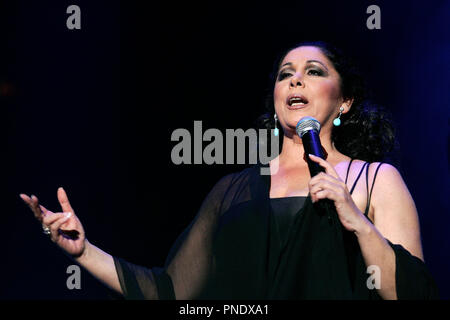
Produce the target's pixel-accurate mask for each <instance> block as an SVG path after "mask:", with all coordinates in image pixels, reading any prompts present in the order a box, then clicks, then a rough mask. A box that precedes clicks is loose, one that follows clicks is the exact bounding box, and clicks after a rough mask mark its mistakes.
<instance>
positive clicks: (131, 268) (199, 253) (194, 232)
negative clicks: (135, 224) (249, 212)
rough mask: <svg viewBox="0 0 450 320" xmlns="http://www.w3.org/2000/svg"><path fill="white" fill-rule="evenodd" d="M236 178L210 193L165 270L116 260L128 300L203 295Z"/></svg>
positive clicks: (216, 187) (229, 176) (221, 184)
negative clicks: (217, 233) (222, 215)
mask: <svg viewBox="0 0 450 320" xmlns="http://www.w3.org/2000/svg"><path fill="white" fill-rule="evenodd" d="M235 175H236V174H229V175H227V176H225V177H223V178H222V179H220V180H219V182H217V183H216V185H215V186H214V187H213V189H212V190H211V191H210V192H209V194H208V195H207V197H206V198H205V200H204V201H203V203H202V205H201V207H200V209H199V211H198V213H197V215H196V216H195V218H194V219H193V221H192V222H191V223H190V224H189V226H188V227H187V228H186V229H185V230H184V231H183V232H182V233H181V235H180V236H179V237H178V238H177V239H176V241H175V243H174V244H173V246H172V248H171V250H170V252H169V254H168V256H167V259H166V261H165V264H164V267H153V268H146V267H143V266H138V265H135V264H132V263H130V262H127V261H125V260H123V259H121V258H117V257H114V263H115V266H116V271H117V275H118V277H119V281H120V285H121V288H122V291H123V295H124V298H125V299H161V300H170V299H195V298H196V297H197V296H198V295H199V294H200V292H201V291H202V290H203V288H204V287H205V285H206V283H207V281H208V278H209V277H210V276H211V274H212V272H213V265H214V256H213V250H212V247H213V237H214V233H215V230H216V228H217V224H218V220H219V217H220V212H221V210H222V207H223V204H224V201H225V198H226V197H225V196H226V194H227V192H228V191H229V189H230V186H231V185H232V183H233V178H234V176H235Z"/></svg>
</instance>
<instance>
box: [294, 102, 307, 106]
mask: <svg viewBox="0 0 450 320" xmlns="http://www.w3.org/2000/svg"><path fill="white" fill-rule="evenodd" d="M303 105H305V104H304V103H303V102H294V103H291V106H303Z"/></svg>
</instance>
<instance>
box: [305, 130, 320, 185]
mask: <svg viewBox="0 0 450 320" xmlns="http://www.w3.org/2000/svg"><path fill="white" fill-rule="evenodd" d="M302 142H303V147H304V149H305V153H306V155H305V158H306V162H307V163H308V167H309V172H310V174H311V178H312V177H314V176H315V175H316V174H318V173H319V172H325V168H323V167H321V166H320V165H319V164H318V163H317V162H314V161H312V160H311V159H310V158H309V156H308V154H309V153H310V154H312V155H315V156H318V157H320V158H322V159H324V158H325V156H324V154H323V152H322V145H321V144H320V139H319V134H318V133H317V131H315V130H308V131H306V132H305V133H304V134H303V136H302Z"/></svg>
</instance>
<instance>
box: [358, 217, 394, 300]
mask: <svg viewBox="0 0 450 320" xmlns="http://www.w3.org/2000/svg"><path fill="white" fill-rule="evenodd" d="M362 219H363V220H362V221H361V224H360V226H359V227H358V228H357V229H356V230H355V234H356V236H357V238H358V243H359V246H360V248H361V252H362V255H363V258H364V261H365V263H366V266H371V265H375V266H378V267H379V269H380V271H381V274H380V276H381V278H380V279H381V280H380V288H379V289H378V288H377V290H378V294H379V295H380V296H381V297H382V298H383V299H385V300H396V299H397V290H396V281H395V253H394V250H393V249H392V248H391V246H390V245H389V243H388V242H387V241H386V239H384V237H383V236H382V235H381V234H380V232H379V231H378V230H377V229H376V228H375V226H374V225H373V224H372V223H370V222H369V221H368V220H367V219H366V218H365V217H364V216H363V217H362Z"/></svg>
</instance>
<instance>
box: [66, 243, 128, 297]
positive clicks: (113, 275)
mask: <svg viewBox="0 0 450 320" xmlns="http://www.w3.org/2000/svg"><path fill="white" fill-rule="evenodd" d="M73 259H74V261H75V262H76V263H78V264H79V265H81V266H82V267H83V268H84V269H86V270H87V271H88V272H89V273H90V274H92V275H93V276H94V277H95V278H97V279H98V280H99V281H101V282H102V283H103V284H105V285H106V286H108V287H109V288H111V289H113V290H114V291H116V292H118V293H119V294H122V295H123V292H122V288H121V287H120V282H119V277H118V275H117V271H116V266H115V264H114V259H113V257H112V256H111V255H110V254H108V253H106V252H104V251H103V250H101V249H100V248H98V247H96V246H94V245H93V244H91V243H90V242H89V241H88V240H87V239H86V244H85V249H84V252H83V254H82V255H81V256H79V257H76V258H73Z"/></svg>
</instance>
